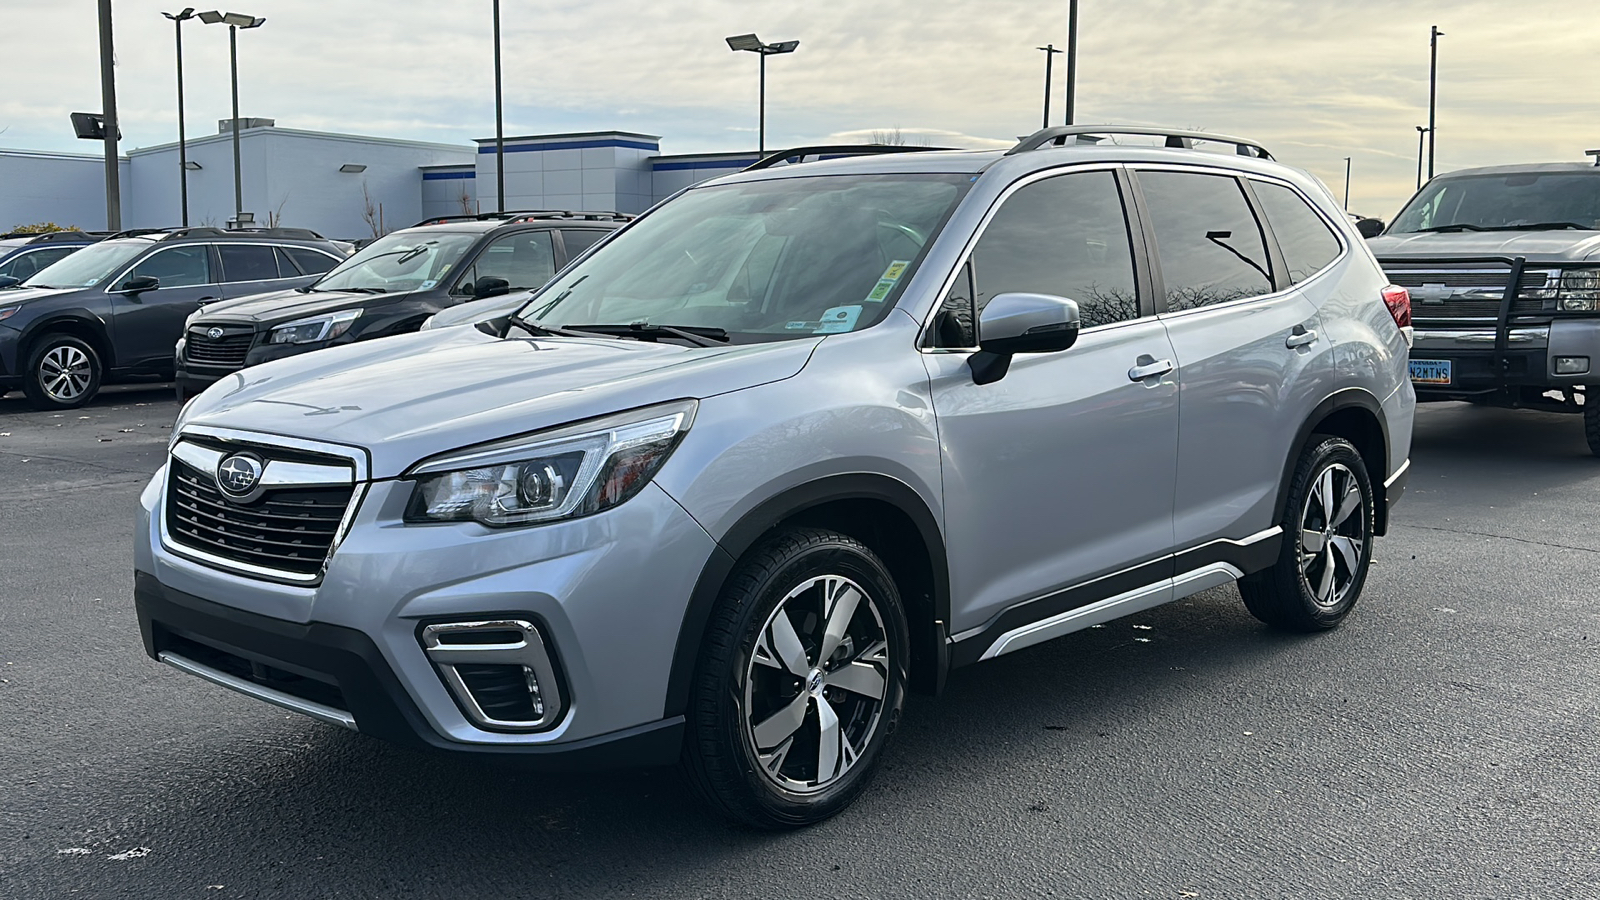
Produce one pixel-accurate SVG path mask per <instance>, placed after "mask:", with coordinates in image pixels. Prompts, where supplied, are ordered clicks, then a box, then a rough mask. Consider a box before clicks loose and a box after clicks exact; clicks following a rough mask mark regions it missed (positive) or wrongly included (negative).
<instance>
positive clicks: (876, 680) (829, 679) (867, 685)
mask: <svg viewBox="0 0 1600 900" xmlns="http://www.w3.org/2000/svg"><path fill="white" fill-rule="evenodd" d="M823 683H824V684H826V685H828V686H829V687H836V688H839V689H840V690H845V691H850V692H852V693H856V694H860V695H862V696H863V697H871V698H872V699H874V700H882V699H883V689H884V678H883V674H882V673H881V672H879V671H878V670H877V668H876V667H875V666H871V665H868V664H867V663H864V662H853V663H851V664H850V665H848V666H845V667H843V668H840V669H835V670H834V671H832V672H829V673H828V674H827V676H826V677H824V678H823Z"/></svg>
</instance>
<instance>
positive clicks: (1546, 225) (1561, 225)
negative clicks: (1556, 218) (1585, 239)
mask: <svg viewBox="0 0 1600 900" xmlns="http://www.w3.org/2000/svg"><path fill="white" fill-rule="evenodd" d="M1566 229H1576V230H1578V231H1593V230H1594V229H1593V228H1590V227H1589V226H1587V225H1579V224H1578V223H1577V222H1529V223H1527V224H1524V225H1503V226H1501V227H1499V228H1490V229H1486V230H1488V231H1563V230H1566Z"/></svg>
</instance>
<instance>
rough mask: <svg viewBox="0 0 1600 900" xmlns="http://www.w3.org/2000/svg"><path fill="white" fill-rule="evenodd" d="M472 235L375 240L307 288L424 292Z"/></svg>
mask: <svg viewBox="0 0 1600 900" xmlns="http://www.w3.org/2000/svg"><path fill="white" fill-rule="evenodd" d="M477 239H478V235H477V234H476V233H468V234H463V233H461V232H449V231H447V232H437V231H432V230H420V231H397V232H395V233H394V234H390V235H386V236H384V237H381V238H378V239H377V240H375V241H373V242H372V243H370V244H368V245H367V246H366V247H364V248H362V250H361V252H360V253H357V254H356V255H355V256H352V257H350V258H349V259H347V260H345V261H344V262H342V263H340V264H339V265H338V266H336V267H335V268H334V269H333V271H331V272H329V273H328V274H326V275H324V276H322V280H321V281H318V282H317V283H316V284H313V285H312V286H311V290H314V291H380V292H383V293H393V292H395V291H425V290H427V289H429V288H431V287H433V286H434V285H436V284H438V283H439V282H441V281H443V280H444V279H445V278H446V277H447V276H448V275H449V273H450V272H451V271H452V270H454V269H455V266H456V263H458V262H460V261H461V255H462V254H463V253H466V252H467V248H469V247H471V246H472V244H473V242H474V241H476V240H477Z"/></svg>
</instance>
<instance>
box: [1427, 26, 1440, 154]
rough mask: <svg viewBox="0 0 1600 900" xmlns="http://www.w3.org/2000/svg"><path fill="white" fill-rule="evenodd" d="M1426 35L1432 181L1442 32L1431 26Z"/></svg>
mask: <svg viewBox="0 0 1600 900" xmlns="http://www.w3.org/2000/svg"><path fill="white" fill-rule="evenodd" d="M1431 28H1432V30H1431V31H1430V32H1429V34H1428V179H1429V180H1430V181H1431V180H1432V179H1433V151H1434V149H1435V148H1436V147H1437V145H1438V143H1439V124H1438V122H1437V121H1436V118H1435V112H1436V109H1437V106H1438V98H1439V38H1440V37H1441V36H1442V35H1443V34H1444V32H1442V31H1440V30H1439V26H1437V25H1434V26H1431Z"/></svg>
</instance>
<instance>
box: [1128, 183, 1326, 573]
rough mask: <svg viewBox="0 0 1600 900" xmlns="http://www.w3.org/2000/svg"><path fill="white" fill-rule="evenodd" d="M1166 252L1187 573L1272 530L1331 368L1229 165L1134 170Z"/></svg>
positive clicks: (1308, 309)
mask: <svg viewBox="0 0 1600 900" xmlns="http://www.w3.org/2000/svg"><path fill="white" fill-rule="evenodd" d="M1135 177H1136V178H1137V181H1138V185H1139V191H1140V195H1141V197H1142V201H1143V204H1144V210H1145V220H1146V222H1147V223H1148V228H1147V240H1148V241H1149V242H1150V244H1151V246H1152V247H1153V248H1154V249H1155V255H1156V257H1157V258H1158V259H1159V260H1160V266H1159V270H1158V271H1159V274H1160V276H1161V284H1162V295H1161V298H1160V299H1161V301H1162V306H1163V309H1162V313H1161V320H1162V322H1163V323H1164V324H1165V325H1166V328H1167V333H1168V334H1169V335H1170V336H1171V338H1172V345H1173V349H1174V350H1175V352H1176V353H1177V362H1178V379H1179V383H1180V385H1181V391H1182V402H1181V404H1180V410H1179V416H1178V478H1177V491H1176V499H1175V504H1174V505H1175V518H1174V529H1175V534H1176V539H1177V548H1178V550H1179V551H1180V555H1179V558H1178V561H1177V571H1178V572H1179V573H1182V572H1185V571H1189V570H1191V569H1194V568H1198V567H1199V566H1202V565H1205V564H1208V563H1211V562H1216V561H1227V560H1228V559H1230V558H1231V557H1233V556H1236V555H1237V554H1239V553H1240V552H1241V551H1240V549H1239V547H1238V543H1239V542H1243V541H1245V540H1246V539H1249V538H1257V539H1259V537H1260V535H1261V533H1262V532H1264V531H1265V530H1267V529H1270V528H1272V527H1273V526H1274V525H1275V524H1276V523H1275V522H1274V516H1273V511H1274V510H1273V507H1274V505H1275V503H1276V500H1277V493H1278V487H1279V483H1280V481H1281V479H1282V476H1283V471H1284V465H1285V462H1286V461H1287V459H1288V455H1289V453H1290V452H1291V445H1292V444H1293V441H1294V438H1295V435H1296V433H1297V432H1298V430H1299V427H1300V425H1301V424H1302V423H1303V422H1304V421H1305V419H1306V417H1307V416H1308V415H1309V414H1310V412H1311V410H1312V408H1314V407H1315V405H1316V403H1317V402H1319V401H1320V400H1321V399H1322V397H1321V395H1320V394H1319V391H1321V390H1322V389H1324V388H1325V387H1326V385H1327V379H1326V378H1324V377H1319V375H1318V372H1319V371H1322V372H1323V374H1327V375H1331V371H1330V370H1329V367H1328V365H1327V363H1326V356H1325V354H1321V353H1318V352H1316V351H1317V349H1318V348H1317V347H1316V344H1317V342H1318V341H1321V340H1323V338H1322V337H1321V336H1320V335H1319V334H1318V333H1317V332H1318V322H1317V315H1316V307H1315V306H1314V305H1313V304H1311V303H1309V302H1308V301H1307V300H1306V299H1305V298H1304V296H1302V294H1301V293H1300V292H1299V291H1297V290H1295V289H1293V287H1292V285H1291V280H1290V278H1289V277H1288V275H1287V273H1286V272H1285V271H1284V267H1283V264H1282V262H1281V260H1280V259H1279V258H1278V255H1277V254H1276V252H1275V245H1274V244H1273V243H1272V242H1271V239H1270V235H1269V233H1268V232H1267V231H1266V230H1265V229H1263V227H1262V224H1261V221H1260V216H1259V211H1258V208H1257V206H1256V203H1255V198H1254V196H1253V194H1252V193H1251V192H1250V191H1249V189H1248V188H1247V186H1246V184H1245V182H1244V181H1243V180H1242V179H1241V178H1239V177H1237V176H1236V175H1235V174H1234V173H1231V172H1228V171H1225V170H1203V169H1195V168H1177V167H1170V168H1160V167H1140V168H1139V169H1137V171H1136V173H1135Z"/></svg>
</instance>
